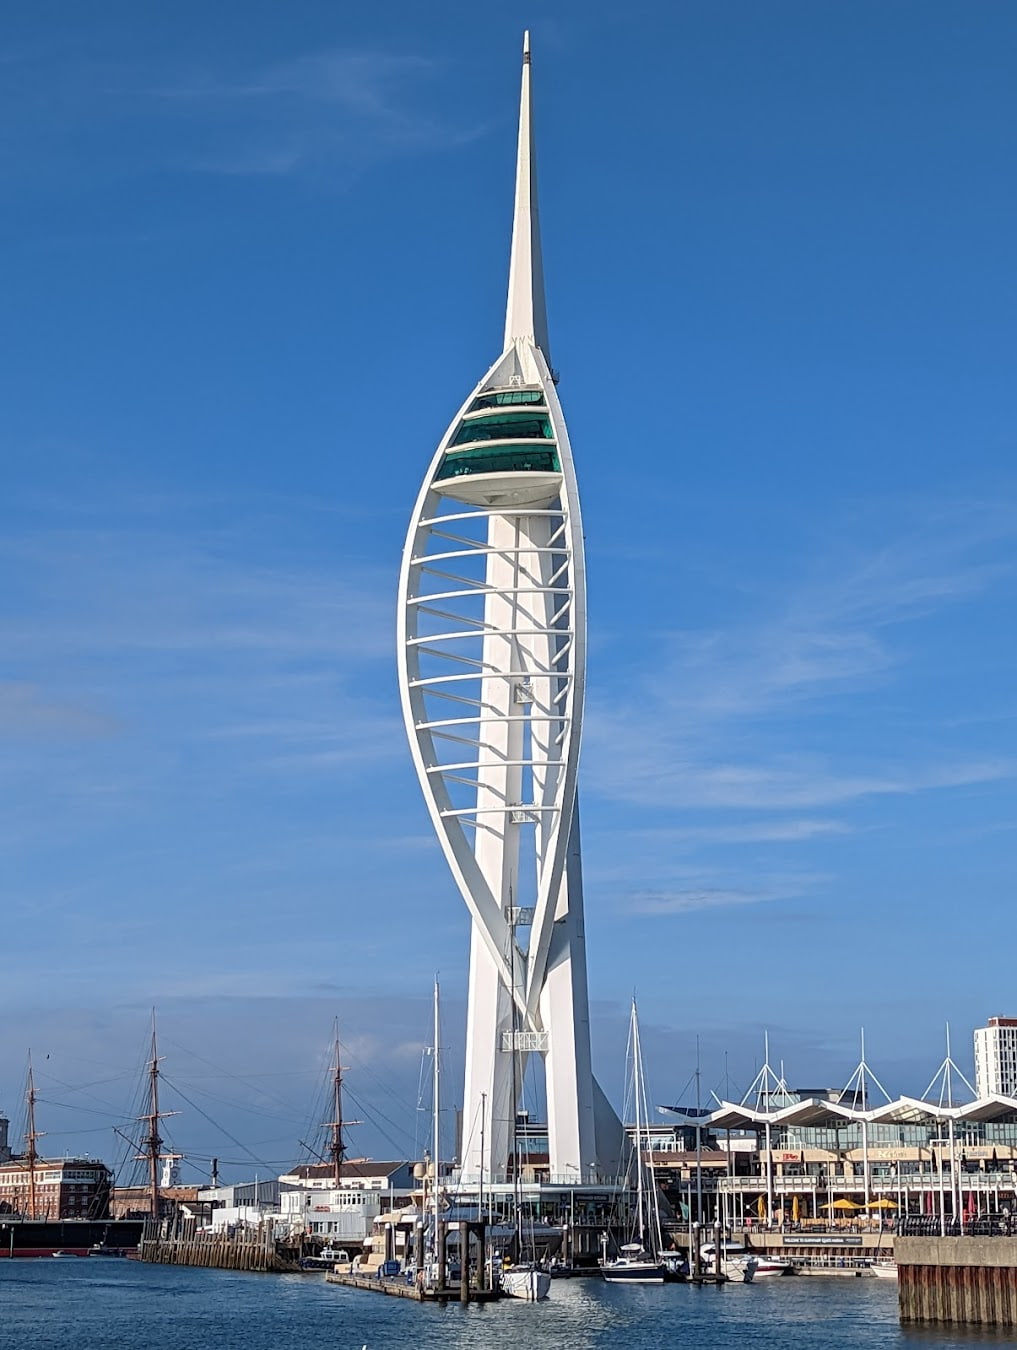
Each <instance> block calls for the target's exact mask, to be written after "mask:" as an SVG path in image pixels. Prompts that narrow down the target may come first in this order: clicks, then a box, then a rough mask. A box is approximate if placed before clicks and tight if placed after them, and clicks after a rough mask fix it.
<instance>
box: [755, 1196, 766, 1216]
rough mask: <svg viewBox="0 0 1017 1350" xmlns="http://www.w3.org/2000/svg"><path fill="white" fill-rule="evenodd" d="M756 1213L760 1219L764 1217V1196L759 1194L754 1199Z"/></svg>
mask: <svg viewBox="0 0 1017 1350" xmlns="http://www.w3.org/2000/svg"><path fill="white" fill-rule="evenodd" d="M756 1213H757V1214H758V1215H759V1217H760V1218H761V1219H765V1218H766V1196H765V1195H761V1196H760V1197H759V1199H758V1200H757V1201H756Z"/></svg>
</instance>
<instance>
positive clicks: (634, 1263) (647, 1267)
mask: <svg viewBox="0 0 1017 1350" xmlns="http://www.w3.org/2000/svg"><path fill="white" fill-rule="evenodd" d="M628 1057H629V1062H630V1064H631V1066H632V1098H633V1106H634V1114H635V1144H634V1158H635V1189H636V1196H635V1200H636V1203H635V1208H634V1210H633V1212H632V1222H631V1231H630V1233H629V1237H628V1241H627V1242H625V1243H623V1244H622V1247H621V1250H620V1252H619V1254H618V1255H617V1256H616V1257H614V1258H612V1259H609V1258H608V1256H607V1242H606V1234H605V1243H604V1256H603V1258H602V1259H601V1262H600V1270H601V1274H602V1275H603V1276H604V1279H605V1280H607V1281H608V1283H610V1284H663V1283H664V1277H665V1275H666V1268H665V1264H664V1261H663V1259H662V1257H661V1252H662V1250H663V1241H662V1239H661V1231H660V1203H659V1200H658V1193H657V1181H656V1177H655V1176H654V1171H653V1158H652V1155H651V1157H650V1159H649V1161H647V1160H646V1159H645V1158H644V1156H643V1131H644V1126H645V1123H646V1118H647V1114H648V1113H647V1106H646V1087H645V1083H644V1081H643V1055H642V1048H641V1046H640V1042H639V1013H638V1010H637V1008H636V1000H635V999H634V998H633V1000H632V1013H631V1016H630V1018H629V1055H628Z"/></svg>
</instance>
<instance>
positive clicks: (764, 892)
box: [624, 877, 817, 916]
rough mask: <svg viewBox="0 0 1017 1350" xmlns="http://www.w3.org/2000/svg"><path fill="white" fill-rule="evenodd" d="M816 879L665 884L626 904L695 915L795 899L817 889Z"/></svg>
mask: <svg viewBox="0 0 1017 1350" xmlns="http://www.w3.org/2000/svg"><path fill="white" fill-rule="evenodd" d="M816 884H817V879H816V878H804V877H796V878H786V879H783V880H782V881H779V882H777V883H776V884H770V885H764V886H761V887H758V888H756V889H750V888H744V889H742V888H738V887H722V886H690V887H673V888H672V887H664V888H661V889H659V890H643V891H636V892H634V893H633V894H632V895H630V896H628V897H626V899H625V901H624V906H625V908H626V909H627V910H629V911H630V912H634V913H636V914H648V915H656V916H664V915H668V914H691V913H693V912H696V911H699V910H710V909H728V908H731V907H732V906H738V905H761V904H768V903H772V902H773V901H776V900H793V899H796V898H797V897H799V896H802V895H807V894H809V893H810V892H811V891H812V890H814V889H815V886H816Z"/></svg>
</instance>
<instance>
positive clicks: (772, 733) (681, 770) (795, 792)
mask: <svg viewBox="0 0 1017 1350" xmlns="http://www.w3.org/2000/svg"><path fill="white" fill-rule="evenodd" d="M912 517H913V518H910V519H908V518H907V516H906V513H904V512H902V513H901V514H900V518H899V519H898V518H895V519H894V520H893V521H892V522H890V523H889V524H886V525H885V526H884V528H885V529H886V530H887V531H888V532H889V533H888V537H887V538H886V539H884V540H882V541H877V542H876V543H869V544H868V545H865V546H863V545H861V544H860V543H858V542H857V541H856V542H854V543H853V544H847V543H845V542H844V541H843V540H842V541H841V542H840V543H839V544H838V543H837V542H835V541H830V542H828V543H827V544H826V545H825V546H824V547H823V549H822V550H820V552H818V553H817V554H816V555H815V556H813V557H809V558H807V559H805V558H803V563H802V569H801V573H800V577H799V579H797V580H795V581H794V582H792V583H791V584H787V585H784V586H783V587H781V588H779V589H772V590H770V591H769V592H766V593H759V594H758V595H757V597H756V601H755V603H754V605H752V606H751V608H750V612H749V613H748V615H747V616H745V617H743V618H742V619H741V620H740V621H739V622H738V623H736V624H732V625H730V626H728V627H725V628H723V629H707V630H700V631H682V630H671V631H662V632H660V633H659V634H658V635H657V636H656V638H654V636H653V635H652V634H649V635H647V636H646V637H645V638H644V640H643V647H642V658H643V659H642V662H641V665H640V668H639V670H638V671H637V672H635V673H634V675H633V678H632V679H631V680H630V681H629V682H628V683H627V684H626V686H625V689H626V695H627V696H626V697H625V698H624V699H615V700H614V701H612V702H611V703H610V704H608V703H607V702H606V701H604V700H602V699H597V698H596V697H594V698H593V700H592V701H591V706H590V711H589V715H588V720H587V731H586V746H587V758H586V771H587V783H588V784H590V785H592V786H593V788H594V789H595V790H596V791H597V792H598V794H600V795H601V796H603V797H605V798H609V799H612V800H615V801H619V802H629V803H633V804H640V805H644V806H647V805H648V806H653V807H655V808H657V809H658V810H665V811H666V810H681V811H689V810H698V809H709V810H761V811H766V810H769V811H783V810H790V811H802V810H806V811H807V810H812V809H816V808H823V807H829V806H836V805H842V804H846V803H850V802H853V801H858V800H861V799H864V798H869V797H874V796H890V795H902V794H912V793H917V792H923V791H929V790H935V789H949V788H955V787H964V786H969V785H971V784H975V783H987V782H993V781H998V780H1000V779H1003V778H1007V777H1010V776H1013V775H1014V773H1015V771H1017V763H1015V760H1014V757H1012V756H1008V755H1007V754H1005V753H1002V754H992V755H986V754H984V753H978V752H974V753H969V754H966V755H965V754H964V753H963V752H961V753H957V752H956V750H954V751H953V752H952V753H950V754H946V753H942V752H941V753H940V754H938V755H933V754H929V755H925V756H918V755H916V754H915V753H914V751H913V749H912V748H911V747H908V751H907V753H906V754H905V753H904V751H903V749H902V748H895V745H894V742H893V728H889V731H890V735H889V737H886V736H883V737H881V736H880V735H879V734H878V733H877V734H875V735H872V736H870V737H866V738H865V740H864V742H862V743H847V744H843V745H841V746H839V747H838V748H837V749H836V750H825V751H820V750H818V749H817V748H816V728H817V726H821V725H822V719H823V718H826V719H828V721H829V719H834V718H836V716H837V715H838V711H839V710H840V711H847V712H851V711H853V710H854V711H856V710H857V709H859V708H860V707H861V706H863V703H862V700H863V699H864V698H866V697H867V696H870V695H871V694H872V693H873V692H874V691H876V690H880V689H887V688H890V687H892V686H893V685H894V683H895V682H896V681H898V680H900V679H901V678H902V674H903V672H904V670H905V668H906V666H907V665H908V663H909V661H911V660H912V659H913V653H912V641H913V638H912V633H913V631H914V630H913V627H911V628H909V627H908V625H912V626H913V625H915V624H916V622H917V621H919V620H923V619H928V618H929V617H930V616H934V615H936V614H937V613H939V612H940V611H941V610H943V609H944V608H945V607H947V606H956V605H959V604H962V603H964V602H966V601H972V600H976V599H978V598H979V597H981V596H983V595H984V594H987V593H988V592H989V591H990V589H992V588H996V589H997V590H1004V589H1005V588H1007V587H1009V588H1010V589H1011V590H1012V588H1013V581H1014V577H1015V574H1017V569H1015V568H1014V565H1013V563H1012V560H1011V552H1012V550H1011V548H1010V547H1009V546H1010V545H1011V544H1012V542H1013V539H1014V537H1017V523H1015V513H1014V512H1013V510H1011V509H1004V504H1003V503H1000V502H995V503H976V504H971V503H963V502H962V503H958V504H957V505H956V506H955V507H954V508H953V509H951V508H950V507H949V506H947V505H935V506H931V507H929V506H927V507H926V508H925V510H924V512H923V513H916V512H913V513H912ZM905 525H906V526H907V528H905ZM869 528H870V529H871V526H870V527H869ZM1001 544H1003V545H1005V546H1006V547H1005V549H1004V550H1001V549H1000V547H999V546H1000V545H1001ZM1000 552H1003V553H1004V556H1002V557H997V556H995V555H996V554H998V553H1000ZM654 644H655V645H656V651H655V652H654V651H653V645H654ZM718 842H719V841H718Z"/></svg>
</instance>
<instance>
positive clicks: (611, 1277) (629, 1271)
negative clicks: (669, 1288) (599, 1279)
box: [600, 1259, 666, 1284]
mask: <svg viewBox="0 0 1017 1350" xmlns="http://www.w3.org/2000/svg"><path fill="white" fill-rule="evenodd" d="M600 1273H601V1275H603V1277H604V1279H605V1280H606V1281H607V1282H608V1284H663V1283H664V1275H665V1273H666V1272H665V1270H664V1264H663V1262H661V1261H627V1260H624V1259H622V1260H620V1261H607V1262H605V1263H604V1264H602V1265H601V1267H600Z"/></svg>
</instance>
